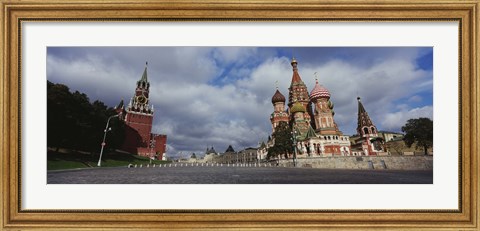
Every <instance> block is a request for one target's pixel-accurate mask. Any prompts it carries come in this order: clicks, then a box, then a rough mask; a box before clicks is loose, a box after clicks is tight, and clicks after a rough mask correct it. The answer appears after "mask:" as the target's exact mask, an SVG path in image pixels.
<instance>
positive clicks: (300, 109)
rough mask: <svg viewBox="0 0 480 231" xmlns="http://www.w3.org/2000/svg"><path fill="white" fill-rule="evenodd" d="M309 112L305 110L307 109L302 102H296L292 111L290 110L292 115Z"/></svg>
mask: <svg viewBox="0 0 480 231" xmlns="http://www.w3.org/2000/svg"><path fill="white" fill-rule="evenodd" d="M306 111H307V110H306V109H305V107H304V106H303V104H301V103H300V102H296V103H294V104H293V106H292V109H291V110H290V112H291V113H293V114H294V113H296V112H303V113H305V112H306Z"/></svg>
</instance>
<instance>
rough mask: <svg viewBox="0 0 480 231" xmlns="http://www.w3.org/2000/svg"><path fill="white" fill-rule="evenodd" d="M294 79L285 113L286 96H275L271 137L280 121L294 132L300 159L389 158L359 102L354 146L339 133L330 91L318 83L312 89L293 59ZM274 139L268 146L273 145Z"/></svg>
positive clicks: (345, 136) (347, 137)
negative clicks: (334, 157)
mask: <svg viewBox="0 0 480 231" xmlns="http://www.w3.org/2000/svg"><path fill="white" fill-rule="evenodd" d="M291 65H292V68H293V76H292V80H291V83H290V87H289V89H288V105H287V106H288V108H287V109H286V110H285V101H286V99H285V96H284V95H283V94H282V93H281V92H280V91H279V90H278V87H277V90H276V92H275V94H274V95H273V97H272V104H273V108H274V111H273V113H272V114H271V116H270V121H271V123H272V134H273V133H274V132H275V128H276V127H277V126H278V125H279V123H280V122H285V123H287V124H288V125H289V127H290V128H291V130H292V133H293V134H292V135H293V136H294V140H295V142H296V150H298V152H297V157H328V156H353V155H354V156H363V155H365V156H371V155H386V154H387V153H386V151H385V146H384V141H383V139H382V138H381V137H379V136H378V133H377V129H376V127H375V125H374V124H373V122H372V120H371V119H370V117H369V116H368V113H367V112H366V110H365V108H364V107H363V104H362V102H361V101H360V97H358V98H357V100H358V123H357V133H358V135H359V137H358V138H357V139H356V140H355V141H354V143H353V144H351V142H350V139H349V136H347V135H343V133H342V132H341V131H340V130H339V128H338V126H337V123H336V122H335V119H334V116H335V111H334V110H333V108H334V104H333V102H332V101H331V99H330V96H331V95H330V92H329V91H328V89H326V88H325V87H324V86H322V85H321V84H319V83H318V79H317V80H316V83H315V86H314V87H313V90H312V91H311V92H310V93H308V89H307V86H306V85H305V83H304V82H303V81H302V78H301V77H300V74H299V73H298V62H297V60H296V59H295V58H293V59H292V61H291ZM274 142H275V140H274V139H272V140H271V141H270V142H269V144H268V146H273V144H274Z"/></svg>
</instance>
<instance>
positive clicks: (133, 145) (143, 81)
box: [116, 63, 167, 160]
mask: <svg viewBox="0 0 480 231" xmlns="http://www.w3.org/2000/svg"><path fill="white" fill-rule="evenodd" d="M147 67H148V63H147V64H146V65H145V69H144V71H143V74H142V77H141V78H140V80H138V81H137V83H136V86H135V91H134V94H133V97H132V98H131V99H130V101H129V103H128V105H127V106H126V107H125V105H124V102H123V100H121V101H120V103H119V105H118V106H117V107H116V110H117V112H119V113H120V112H122V119H123V120H124V122H125V125H126V126H125V127H126V129H125V139H124V143H123V145H122V149H123V150H125V151H127V152H130V153H134V154H137V155H141V156H148V157H150V158H156V159H160V160H161V159H162V157H163V155H164V153H165V151H166V143H167V136H166V135H164V134H154V133H152V124H153V117H154V108H153V105H152V104H151V103H150V83H149V82H148V76H147Z"/></svg>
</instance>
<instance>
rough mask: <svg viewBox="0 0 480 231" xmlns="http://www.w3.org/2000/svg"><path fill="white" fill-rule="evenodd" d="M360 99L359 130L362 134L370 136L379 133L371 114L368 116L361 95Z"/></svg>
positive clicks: (358, 98)
mask: <svg viewBox="0 0 480 231" xmlns="http://www.w3.org/2000/svg"><path fill="white" fill-rule="evenodd" d="M357 100H358V123H357V132H358V134H359V135H362V136H370V135H375V134H377V128H376V127H375V125H374V124H373V122H372V120H371V119H370V116H368V113H367V111H366V110H365V107H363V104H362V101H361V100H360V97H357Z"/></svg>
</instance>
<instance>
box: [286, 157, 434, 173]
mask: <svg viewBox="0 0 480 231" xmlns="http://www.w3.org/2000/svg"><path fill="white" fill-rule="evenodd" d="M280 165H282V166H285V167H293V160H292V159H289V160H280ZM296 165H297V167H304V168H326V169H398V170H429V169H433V157H432V156H340V157H317V158H304V159H303V158H302V159H297V164H296Z"/></svg>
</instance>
